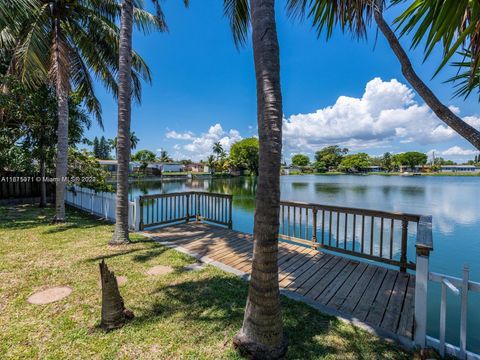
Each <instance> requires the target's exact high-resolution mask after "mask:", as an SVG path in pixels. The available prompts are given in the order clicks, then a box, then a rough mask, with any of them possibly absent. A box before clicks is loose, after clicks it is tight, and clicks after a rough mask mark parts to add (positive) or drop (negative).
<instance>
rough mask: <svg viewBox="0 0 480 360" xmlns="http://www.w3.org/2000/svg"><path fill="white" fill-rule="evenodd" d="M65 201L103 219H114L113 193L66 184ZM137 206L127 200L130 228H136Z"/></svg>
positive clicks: (114, 202) (114, 199) (114, 196)
mask: <svg viewBox="0 0 480 360" xmlns="http://www.w3.org/2000/svg"><path fill="white" fill-rule="evenodd" d="M65 203H66V204H68V205H70V206H73V207H76V208H77V209H81V210H84V211H86V212H89V213H90V214H92V215H97V216H100V217H101V218H103V219H105V220H108V221H115V204H116V195H115V193H109V192H96V191H94V190H91V189H86V188H82V187H79V186H68V187H67V188H66V192H65ZM137 208H138V207H137V203H136V202H133V201H129V209H128V226H129V227H130V229H132V230H138V224H137V223H138V221H137V220H138V214H137Z"/></svg>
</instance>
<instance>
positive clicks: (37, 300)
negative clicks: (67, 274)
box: [27, 286, 72, 305]
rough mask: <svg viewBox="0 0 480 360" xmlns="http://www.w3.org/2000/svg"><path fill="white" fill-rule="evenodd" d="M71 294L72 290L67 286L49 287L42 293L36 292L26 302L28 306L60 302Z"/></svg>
mask: <svg viewBox="0 0 480 360" xmlns="http://www.w3.org/2000/svg"><path fill="white" fill-rule="evenodd" d="M71 293H72V289H71V288H70V287H68V286H56V287H51V288H48V289H46V290H43V291H39V292H36V293H35V294H33V295H31V296H30V297H29V298H28V299H27V301H28V302H29V303H30V304H35V305H43V304H50V303H52V302H55V301H58V300H62V299H64V298H66V297H67V296H68V295H70V294H71Z"/></svg>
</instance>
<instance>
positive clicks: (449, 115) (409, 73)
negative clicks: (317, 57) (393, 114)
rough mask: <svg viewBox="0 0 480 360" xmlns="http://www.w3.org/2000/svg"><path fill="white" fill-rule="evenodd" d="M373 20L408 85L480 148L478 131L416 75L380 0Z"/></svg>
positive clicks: (441, 117)
mask: <svg viewBox="0 0 480 360" xmlns="http://www.w3.org/2000/svg"><path fill="white" fill-rule="evenodd" d="M375 21H376V23H377V25H378V28H379V29H380V31H381V32H382V33H383V35H384V36H385V38H386V39H387V41H388V43H389V45H390V47H391V48H392V50H393V52H394V53H395V55H396V57H397V59H398V61H399V62H400V64H401V65H402V74H403V76H405V78H406V79H407V80H408V82H409V83H410V85H412V87H413V88H414V89H415V90H416V91H417V93H418V94H419V95H420V96H421V97H422V99H423V100H424V101H425V102H426V103H427V105H428V106H429V107H430V109H432V111H433V112H434V113H435V114H436V115H437V116H438V117H439V118H440V120H442V121H443V122H444V123H445V124H447V125H448V126H450V127H451V128H452V129H453V130H455V131H456V132H457V133H458V134H459V135H460V136H462V137H463V138H465V139H466V140H467V141H468V142H470V143H471V144H472V145H473V146H475V147H476V148H477V149H479V150H480V131H478V130H477V129H475V128H474V127H472V126H470V125H469V124H467V123H466V122H465V121H463V120H462V119H460V118H459V117H458V116H457V115H455V114H454V113H453V112H452V111H451V110H450V109H449V108H448V107H447V106H445V105H444V104H442V103H441V102H440V100H439V99H438V98H437V97H436V96H435V94H434V93H433V92H432V90H430V88H429V87H428V86H427V85H426V84H425V83H424V82H423V81H422V80H421V79H420V78H419V77H418V75H417V74H416V73H415V70H413V66H412V63H411V62H410V59H409V58H408V56H407V54H406V53H405V51H404V50H403V48H402V45H401V44H400V42H399V41H398V39H397V37H396V35H395V33H394V32H393V31H392V29H390V27H389V26H388V24H387V23H386V22H385V20H384V18H383V8H382V3H381V1H377V6H376V8H375Z"/></svg>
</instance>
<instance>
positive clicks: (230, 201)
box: [228, 195, 233, 230]
mask: <svg viewBox="0 0 480 360" xmlns="http://www.w3.org/2000/svg"><path fill="white" fill-rule="evenodd" d="M232 203H233V197H232V196H231V195H230V196H229V197H228V228H229V229H230V230H232Z"/></svg>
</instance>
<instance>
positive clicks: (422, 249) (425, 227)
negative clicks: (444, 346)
mask: <svg viewBox="0 0 480 360" xmlns="http://www.w3.org/2000/svg"><path fill="white" fill-rule="evenodd" d="M415 247H416V250H417V267H416V278H415V313H414V314H415V315H414V319H415V335H414V341H415V344H416V345H418V346H420V347H421V348H425V346H426V339H427V295H428V275H429V265H428V262H429V256H430V251H432V250H433V240H432V217H431V216H421V217H420V221H419V222H418V227H417V242H416V245H415Z"/></svg>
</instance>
